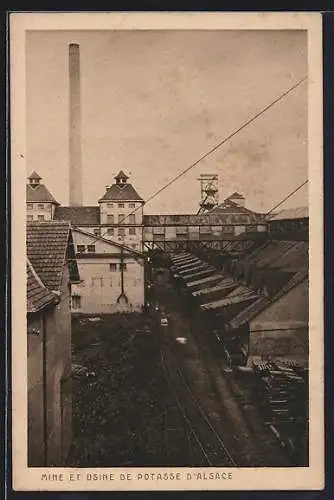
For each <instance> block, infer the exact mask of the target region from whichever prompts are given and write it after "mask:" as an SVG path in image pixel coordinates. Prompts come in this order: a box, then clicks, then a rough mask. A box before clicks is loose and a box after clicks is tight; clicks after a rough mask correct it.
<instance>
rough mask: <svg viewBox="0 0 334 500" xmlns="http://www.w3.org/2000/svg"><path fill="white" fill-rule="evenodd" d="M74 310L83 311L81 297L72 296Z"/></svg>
mask: <svg viewBox="0 0 334 500" xmlns="http://www.w3.org/2000/svg"><path fill="white" fill-rule="evenodd" d="M72 309H81V297H80V295H72Z"/></svg>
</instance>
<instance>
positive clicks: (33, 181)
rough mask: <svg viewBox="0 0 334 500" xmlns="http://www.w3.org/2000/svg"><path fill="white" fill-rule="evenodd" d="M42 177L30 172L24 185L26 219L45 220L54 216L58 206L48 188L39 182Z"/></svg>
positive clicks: (29, 220) (30, 220)
mask: <svg viewBox="0 0 334 500" xmlns="http://www.w3.org/2000/svg"><path fill="white" fill-rule="evenodd" d="M41 180H42V178H41V177H40V176H39V175H38V174H37V173H36V172H32V173H31V174H30V175H29V177H28V183H27V185H26V202H27V221H28V222H32V221H40V222H42V221H45V220H52V219H53V218H54V214H55V210H56V208H57V207H58V206H59V203H58V202H57V200H56V199H55V198H54V197H53V196H52V194H51V193H50V191H49V190H48V188H47V187H46V186H45V185H44V184H41Z"/></svg>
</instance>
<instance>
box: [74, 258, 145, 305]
mask: <svg viewBox="0 0 334 500" xmlns="http://www.w3.org/2000/svg"><path fill="white" fill-rule="evenodd" d="M120 258H121V255H120V254H119V255H118V257H106V258H96V257H92V258H81V259H80V257H79V258H78V267H79V274H80V278H81V280H82V283H80V284H78V285H73V286H72V296H74V297H79V298H78V299H76V298H74V300H72V311H73V312H78V313H85V314H108V313H109V314H110V313H114V312H117V311H124V310H127V311H141V308H142V306H143V304H144V264H143V262H142V259H139V260H138V261H137V260H135V259H134V258H133V257H128V256H124V263H125V264H126V269H125V270H124V271H123V281H124V292H125V294H126V296H127V298H128V306H127V307H125V308H124V307H123V306H121V305H120V304H118V303H117V299H118V298H119V296H120V294H121V270H120V262H121V261H120ZM79 303H80V307H76V306H77V305H79Z"/></svg>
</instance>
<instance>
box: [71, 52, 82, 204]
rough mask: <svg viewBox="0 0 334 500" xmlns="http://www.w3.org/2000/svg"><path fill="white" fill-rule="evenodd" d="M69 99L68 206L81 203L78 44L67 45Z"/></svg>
mask: <svg viewBox="0 0 334 500" xmlns="http://www.w3.org/2000/svg"><path fill="white" fill-rule="evenodd" d="M69 80H70V81H69V90H70V95H69V101H70V115H69V116H70V124H69V129H70V130H69V131H70V138H69V139H70V151H69V161H70V190H69V191H70V193H69V194H70V197H69V198H70V199H69V202H70V206H72V207H75V206H76V207H78V206H82V203H83V186H82V160H81V91H80V51H79V45H78V44H76V43H71V44H70V45H69Z"/></svg>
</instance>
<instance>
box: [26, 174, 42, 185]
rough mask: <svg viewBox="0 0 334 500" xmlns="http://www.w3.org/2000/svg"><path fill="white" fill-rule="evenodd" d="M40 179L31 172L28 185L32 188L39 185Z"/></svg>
mask: <svg viewBox="0 0 334 500" xmlns="http://www.w3.org/2000/svg"><path fill="white" fill-rule="evenodd" d="M41 179H42V177H40V176H39V175H38V174H37V173H36V172H33V173H32V174H31V175H29V177H28V180H29V185H30V186H31V187H33V188H35V187H36V186H38V185H39V182H40V180H41Z"/></svg>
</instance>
